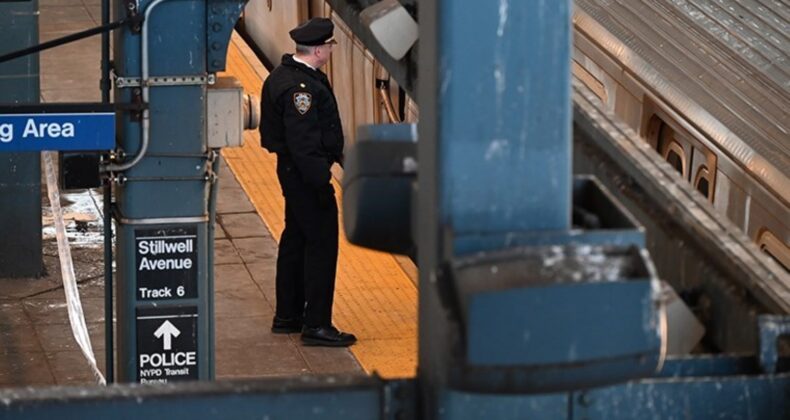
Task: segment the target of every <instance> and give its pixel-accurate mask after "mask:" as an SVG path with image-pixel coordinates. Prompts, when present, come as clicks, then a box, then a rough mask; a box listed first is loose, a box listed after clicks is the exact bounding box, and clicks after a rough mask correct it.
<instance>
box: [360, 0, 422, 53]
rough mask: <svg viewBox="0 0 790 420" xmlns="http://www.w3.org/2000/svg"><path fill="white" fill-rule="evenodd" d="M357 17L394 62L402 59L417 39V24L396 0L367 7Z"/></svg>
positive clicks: (384, 0) (385, 0)
mask: <svg viewBox="0 0 790 420" xmlns="http://www.w3.org/2000/svg"><path fill="white" fill-rule="evenodd" d="M359 17H360V19H361V21H362V24H363V25H365V26H367V27H368V29H370V32H371V33H373V36H374V37H375V38H376V41H378V43H379V44H380V45H381V47H382V48H384V51H386V52H387V54H389V55H390V56H392V58H394V59H396V60H400V59H401V58H403V57H404V56H405V55H406V53H407V52H409V49H410V48H411V47H412V46H413V45H414V43H415V42H417V38H418V37H419V27H418V26H417V22H416V21H415V20H414V18H412V17H411V15H410V14H409V12H408V11H407V10H406V9H405V8H404V7H403V5H402V4H400V2H399V1H398V0H383V1H380V2H378V3H376V4H373V5H371V6H368V7H366V8H365V10H363V11H362V13H360V15H359Z"/></svg>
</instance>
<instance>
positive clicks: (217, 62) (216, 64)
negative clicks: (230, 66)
mask: <svg viewBox="0 0 790 420" xmlns="http://www.w3.org/2000/svg"><path fill="white" fill-rule="evenodd" d="M211 65H212V66H214V68H220V67H221V66H222V62H221V61H219V60H214V61H212V62H211Z"/></svg>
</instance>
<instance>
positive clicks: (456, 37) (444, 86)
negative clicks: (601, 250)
mask: <svg viewBox="0 0 790 420" xmlns="http://www.w3.org/2000/svg"><path fill="white" fill-rule="evenodd" d="M495 3H496V4H492V3H491V2H480V1H474V0H469V1H457V0H453V1H440V2H438V4H439V12H440V16H441V17H440V19H439V22H438V23H439V25H438V27H437V28H436V29H437V31H438V33H439V43H438V48H437V51H436V53H437V55H438V64H439V67H438V72H439V80H438V84H437V85H435V86H434V88H435V89H436V94H437V95H438V97H439V99H438V101H439V111H438V112H439V115H438V119H437V121H436V123H437V124H438V136H437V138H436V140H437V146H438V156H439V159H438V162H437V163H438V165H439V168H440V172H439V174H438V175H439V182H440V186H439V188H440V189H439V191H438V193H439V199H440V209H441V210H440V215H439V216H440V220H441V223H443V224H444V225H446V226H448V227H449V228H450V229H452V231H453V232H454V235H455V237H463V236H465V235H467V234H483V235H505V234H510V233H513V232H519V231H531V230H568V229H569V228H570V217H571V216H570V215H571V212H570V203H571V185H572V182H571V136H570V132H571V130H570V129H571V101H570V48H571V36H570V34H571V30H570V28H571V22H570V2H569V1H550V2H546V1H539V0H530V1H507V0H501V1H498V2H495ZM423 138H424V137H421V139H423ZM425 140H433V139H425ZM481 250H483V249H477V250H470V251H481Z"/></svg>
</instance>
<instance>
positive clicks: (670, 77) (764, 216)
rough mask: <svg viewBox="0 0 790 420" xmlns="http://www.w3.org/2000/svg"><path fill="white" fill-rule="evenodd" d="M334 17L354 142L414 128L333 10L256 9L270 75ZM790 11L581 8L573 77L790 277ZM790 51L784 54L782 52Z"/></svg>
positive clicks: (335, 65)
mask: <svg viewBox="0 0 790 420" xmlns="http://www.w3.org/2000/svg"><path fill="white" fill-rule="evenodd" d="M314 16H325V17H331V18H332V20H333V21H334V22H335V25H336V28H337V29H336V35H337V36H336V38H337V39H338V42H339V44H338V46H337V48H336V50H335V52H334V54H333V57H332V60H331V62H330V63H329V65H328V66H327V68H326V72H327V74H328V75H329V77H330V80H331V81H332V83H333V86H334V89H335V92H336V94H337V97H338V102H339V106H340V109H341V117H342V118H343V123H344V128H345V129H346V138H347V143H348V144H349V145H350V144H353V142H354V137H355V133H354V132H353V131H354V130H353V128H354V127H356V126H358V125H362V124H371V123H388V122H400V121H406V122H415V121H416V120H417V119H418V115H419V112H418V109H417V106H416V104H415V102H414V101H413V100H411V99H410V98H409V97H408V96H407V95H406V94H405V93H404V91H403V89H400V88H399V87H398V86H397V84H396V83H395V82H394V81H392V80H391V78H390V77H389V75H388V74H387V72H386V70H384V68H383V67H382V66H381V65H380V64H379V63H378V62H376V60H375V59H374V58H373V56H372V55H371V54H370V52H368V51H367V50H366V49H365V47H364V45H363V44H362V43H361V42H360V41H359V40H358V39H357V38H356V37H355V36H354V35H353V34H352V32H351V30H350V29H349V28H348V26H347V25H346V24H345V23H344V22H343V21H342V20H341V19H340V18H339V17H338V16H337V14H336V13H334V12H333V11H332V9H331V7H330V6H329V4H328V2H326V1H325V0H309V1H308V0H295V1H288V2H275V1H272V0H267V1H256V2H250V3H249V4H248V5H247V7H246V9H245V11H244V15H243V17H242V28H243V30H244V31H245V32H246V34H247V37H248V39H249V40H250V41H251V42H252V43H253V44H254V45H255V46H256V47H257V48H258V50H259V51H260V52H261V53H262V55H263V56H264V57H265V59H266V60H268V61H269V62H270V64H271V65H276V64H278V63H279V60H280V57H281V56H282V54H284V53H286V52H291V51H292V49H293V43H292V41H291V40H290V39H289V38H288V30H289V29H290V28H292V27H294V26H296V25H298V24H299V23H300V22H303V21H305V20H306V19H309V18H311V17H314ZM788 16H790V9H788V8H787V7H786V6H783V5H782V4H776V5H775V7H774V8H773V9H771V10H769V9H767V8H765V7H761V6H760V5H759V4H758V2H754V1H747V2H732V1H727V2H715V1H703V2H698V3H695V4H692V3H689V2H677V1H661V2H655V1H647V0H640V1H633V2H613V1H611V0H576V2H575V10H574V19H573V25H574V30H575V38H574V56H573V63H572V65H573V67H572V69H573V75H574V77H575V78H577V79H578V80H580V81H581V82H583V83H584V84H585V85H586V86H587V87H588V88H589V89H591V90H592V91H593V92H595V94H596V95H597V96H598V97H599V99H601V101H602V102H603V104H604V106H605V108H606V109H607V110H608V111H609V112H612V113H614V114H615V115H617V116H618V117H619V118H620V119H621V120H622V121H623V122H624V123H625V124H627V125H628V126H630V127H631V128H632V129H633V130H634V131H636V132H637V133H638V134H639V135H640V136H641V137H642V138H643V139H644V140H645V141H646V142H648V143H649V144H650V145H651V146H652V148H653V149H654V150H655V151H656V152H657V153H659V154H660V155H661V156H662V157H663V158H664V159H665V160H666V161H667V162H669V163H670V164H671V165H672V166H673V167H674V168H675V169H676V170H677V172H678V176H679V177H680V178H681V179H683V180H685V181H686V182H688V183H691V184H692V186H693V187H694V188H695V189H696V190H697V191H698V192H699V193H700V194H702V195H704V196H705V197H707V199H708V200H709V201H710V203H711V204H712V205H713V206H714V208H716V209H717V210H718V211H719V212H720V213H721V214H724V215H726V216H727V217H728V218H729V219H730V220H731V221H733V222H734V224H735V225H737V226H739V227H740V228H741V229H742V230H743V232H745V233H746V234H747V235H748V236H749V237H750V238H751V239H752V240H753V241H754V242H756V243H757V245H758V246H759V247H760V249H761V250H763V251H764V252H765V253H766V254H768V255H770V256H771V257H772V258H773V259H774V260H775V261H776V262H777V263H778V264H779V265H781V266H782V267H783V268H784V270H790V246H788V244H789V243H790V207H789V206H790V204H789V202H788V200H790V178H789V177H788V171H789V170H790V158H789V157H788V155H789V152H790V119H789V118H788V113H787V111H786V110H785V108H786V105H787V104H788V103H790V94H789V93H788V86H790V78H788V75H790V68H788V61H787V50H786V47H785V45H786V42H787V41H788V36H787V31H786V29H787V27H788V23H787V17H788ZM783 42H784V43H785V44H783Z"/></svg>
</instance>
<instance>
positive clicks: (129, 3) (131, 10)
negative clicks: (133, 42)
mask: <svg viewBox="0 0 790 420" xmlns="http://www.w3.org/2000/svg"><path fill="white" fill-rule="evenodd" d="M137 1H138V0H124V2H123V5H124V6H125V7H126V15H127V16H129V17H130V18H135V17H137V15H138V7H139V6H138V4H137ZM131 29H132V32H134V33H136V34H139V33H140V30H141V29H142V22H141V21H138V22H137V23H135V24H134V25H132V26H131Z"/></svg>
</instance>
